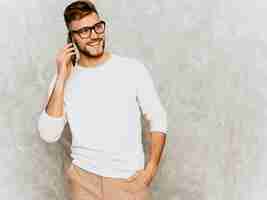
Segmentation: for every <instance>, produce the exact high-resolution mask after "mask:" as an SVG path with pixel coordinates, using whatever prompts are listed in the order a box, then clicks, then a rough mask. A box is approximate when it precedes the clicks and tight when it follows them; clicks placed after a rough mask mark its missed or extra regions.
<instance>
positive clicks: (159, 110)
mask: <svg viewBox="0 0 267 200" xmlns="http://www.w3.org/2000/svg"><path fill="white" fill-rule="evenodd" d="M137 69H138V73H137V82H138V83H137V100H138V103H139V105H140V107H141V110H142V112H143V115H144V116H145V118H146V119H147V120H149V122H150V131H151V132H152V131H157V132H162V133H164V134H167V133H168V125H167V112H166V110H165V108H164V107H163V105H162V103H161V100H160V97H159V95H158V92H157V90H156V88H155V85H154V81H153V79H152V76H151V75H150V72H149V71H148V69H147V68H146V66H145V65H144V64H143V63H141V62H139V65H138V67H137Z"/></svg>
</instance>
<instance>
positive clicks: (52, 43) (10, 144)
mask: <svg viewBox="0 0 267 200" xmlns="http://www.w3.org/2000/svg"><path fill="white" fill-rule="evenodd" d="M69 2H70V1H52V0H47V1H37V0H28V1H27V2H25V1H24V2H21V1H18V0H15V1H8V0H1V2H0V8H1V12H0V17H1V19H2V20H1V25H2V28H1V32H0V36H1V37H0V38H1V39H0V48H1V53H2V54H1V60H2V66H1V68H0V92H1V101H0V102H1V103H0V131H1V135H0V137H1V139H0V145H1V150H0V156H1V162H0V177H1V178H0V185H1V187H0V195H1V197H4V198H5V199H10V200H15V199H16V200H18V199H19V200H29V199H32V200H35V199H39V200H44V199H49V200H56V199H64V197H65V196H66V194H65V192H66V191H65V190H64V187H63V184H62V183H63V182H64V181H63V175H62V169H63V168H64V166H65V164H66V163H67V162H65V161H68V157H67V153H68V145H69V143H68V142H69V140H68V139H69V135H68V133H69V132H68V130H66V131H65V132H66V134H65V133H64V137H63V138H62V139H61V140H60V143H57V144H46V143H44V142H43V141H41V140H40V138H39V136H38V132H37V129H36V120H37V117H38V114H39V113H38V111H39V110H40V108H41V107H40V106H41V101H42V99H43V98H44V96H45V95H46V89H47V84H48V82H49V80H50V78H51V76H52V74H53V73H54V70H55V65H54V63H55V62H54V56H55V53H56V51H57V49H58V48H60V47H61V46H62V45H63V44H65V39H66V38H65V34H66V32H65V27H64V22H63V10H64V7H65V6H66V5H67V4H68V3H69ZM96 5H97V7H98V9H99V11H100V13H101V14H102V16H103V17H104V18H105V19H106V20H107V22H108V48H110V49H111V50H112V51H114V52H117V53H120V54H122V55H126V56H132V57H136V58H139V59H141V60H142V61H143V62H145V63H146V64H147V65H148V66H149V69H150V70H151V73H152V75H153V78H154V80H155V84H156V86H157V88H158V91H159V93H160V96H161V98H162V102H163V104H164V106H165V107H166V108H167V112H168V119H169V131H170V132H169V136H168V139H167V145H166V149H165V153H164V158H163V160H162V161H161V168H160V170H159V172H158V174H157V176H156V178H155V179H154V182H153V196H154V198H155V200H157V199H158V200H159V199H166V200H223V199H228V200H254V199H264V198H266V197H267V173H266V167H267V145H266V144H267V142H266V141H267V138H266V134H265V132H266V128H267V127H266V123H265V121H266V117H267V116H266V98H267V96H266V94H267V91H266V85H267V70H266V66H267V59H266V58H267V56H266V55H267V54H266V52H267V45H266V41H267V28H266V27H267V26H266V25H265V24H266V23H265V18H266V17H267V14H266V11H265V10H266V8H267V3H266V2H264V1H260V0H255V1H248V0H245V1H241V0H231V1H230V0H228V1H223V0H206V1H200V0H194V1H193V0H186V1H185V0H181V1H176V0H169V1H163V0H146V1H142V2H136V1H122V0H118V1H104V0H98V1H96ZM62 156H63V157H62Z"/></svg>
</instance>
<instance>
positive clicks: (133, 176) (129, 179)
mask: <svg viewBox="0 0 267 200" xmlns="http://www.w3.org/2000/svg"><path fill="white" fill-rule="evenodd" d="M137 175H138V172H136V173H135V174H134V175H132V176H130V177H128V178H127V179H126V181H129V182H130V181H133V180H134V179H136V177H137Z"/></svg>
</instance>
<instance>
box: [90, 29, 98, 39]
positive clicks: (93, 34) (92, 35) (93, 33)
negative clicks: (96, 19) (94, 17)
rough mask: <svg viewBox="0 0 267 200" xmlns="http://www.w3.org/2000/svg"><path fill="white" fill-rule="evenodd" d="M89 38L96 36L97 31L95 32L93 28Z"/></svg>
mask: <svg viewBox="0 0 267 200" xmlns="http://www.w3.org/2000/svg"><path fill="white" fill-rule="evenodd" d="M91 38H97V33H96V32H95V30H94V29H93V30H92V32H91Z"/></svg>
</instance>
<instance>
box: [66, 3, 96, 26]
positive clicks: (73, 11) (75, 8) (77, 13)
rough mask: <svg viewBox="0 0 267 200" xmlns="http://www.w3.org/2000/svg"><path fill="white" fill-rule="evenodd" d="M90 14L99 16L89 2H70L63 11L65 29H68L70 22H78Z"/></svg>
mask: <svg viewBox="0 0 267 200" xmlns="http://www.w3.org/2000/svg"><path fill="white" fill-rule="evenodd" d="M91 13H96V14H97V15H99V14H98V11H97V10H96V7H95V5H94V4H93V3H92V2H91V1H89V0H80V1H75V2H72V3H71V4H69V5H68V6H67V7H66V8H65V10H64V20H65V24H66V26H67V28H68V29H69V25H70V22H71V21H72V20H79V19H81V18H83V17H84V16H86V15H89V14H91Z"/></svg>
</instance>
